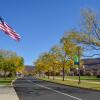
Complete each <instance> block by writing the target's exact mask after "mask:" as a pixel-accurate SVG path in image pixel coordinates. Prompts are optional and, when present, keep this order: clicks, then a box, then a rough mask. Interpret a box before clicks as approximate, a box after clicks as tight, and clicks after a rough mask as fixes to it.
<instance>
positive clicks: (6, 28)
mask: <svg viewBox="0 0 100 100" xmlns="http://www.w3.org/2000/svg"><path fill="white" fill-rule="evenodd" d="M0 21H1V22H0V29H1V30H2V31H4V32H5V33H6V34H7V35H8V36H10V37H11V38H13V39H14V40H17V41H19V40H20V38H21V37H20V35H19V34H18V33H16V32H15V31H14V30H13V29H12V28H11V27H10V26H9V25H8V24H7V23H6V22H4V21H3V20H2V18H0Z"/></svg>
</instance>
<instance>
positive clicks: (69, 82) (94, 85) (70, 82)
mask: <svg viewBox="0 0 100 100" xmlns="http://www.w3.org/2000/svg"><path fill="white" fill-rule="evenodd" d="M69 78H70V77H69ZM82 78H83V80H84V79H87V78H88V77H82ZM41 79H43V80H47V81H51V82H55V83H60V84H64V85H70V86H74V87H81V88H87V89H93V90H100V84H97V83H87V82H85V81H81V84H78V81H73V79H74V80H75V79H77V77H73V79H72V80H65V81H62V79H55V80H52V79H51V78H50V79H47V78H41ZM91 79H96V78H95V77H91Z"/></svg>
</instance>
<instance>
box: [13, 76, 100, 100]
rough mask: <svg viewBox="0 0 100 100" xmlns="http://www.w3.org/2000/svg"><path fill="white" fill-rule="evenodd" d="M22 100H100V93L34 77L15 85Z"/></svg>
mask: <svg viewBox="0 0 100 100" xmlns="http://www.w3.org/2000/svg"><path fill="white" fill-rule="evenodd" d="M13 86H14V88H15V91H16V92H17V95H18V97H19V99H20V100H100V92H98V91H91V90H86V89H79V88H74V87H69V86H65V85H59V84H55V83H50V82H46V81H42V80H39V79H36V78H32V77H24V78H20V79H17V80H16V82H14V84H13Z"/></svg>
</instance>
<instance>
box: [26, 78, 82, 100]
mask: <svg viewBox="0 0 100 100" xmlns="http://www.w3.org/2000/svg"><path fill="white" fill-rule="evenodd" d="M27 81H28V82H32V81H31V80H27ZM33 84H35V85H37V86H39V87H43V88H45V89H48V90H51V91H54V92H56V93H59V94H63V95H65V96H68V97H70V98H73V99H76V100H82V99H81V98H77V97H75V96H72V95H69V94H67V93H63V92H60V91H57V90H54V89H52V88H49V87H46V86H44V85H41V84H37V83H33Z"/></svg>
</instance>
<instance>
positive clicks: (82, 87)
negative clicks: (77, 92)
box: [40, 79, 100, 92]
mask: <svg viewBox="0 0 100 100" xmlns="http://www.w3.org/2000/svg"><path fill="white" fill-rule="evenodd" d="M40 80H43V79H40ZM43 81H46V82H50V83H55V84H59V85H64V86H69V87H73V88H80V89H84V90H92V91H96V92H100V90H95V89H91V88H85V87H77V86H72V85H67V84H63V83H57V82H53V81H50V80H43Z"/></svg>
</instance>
